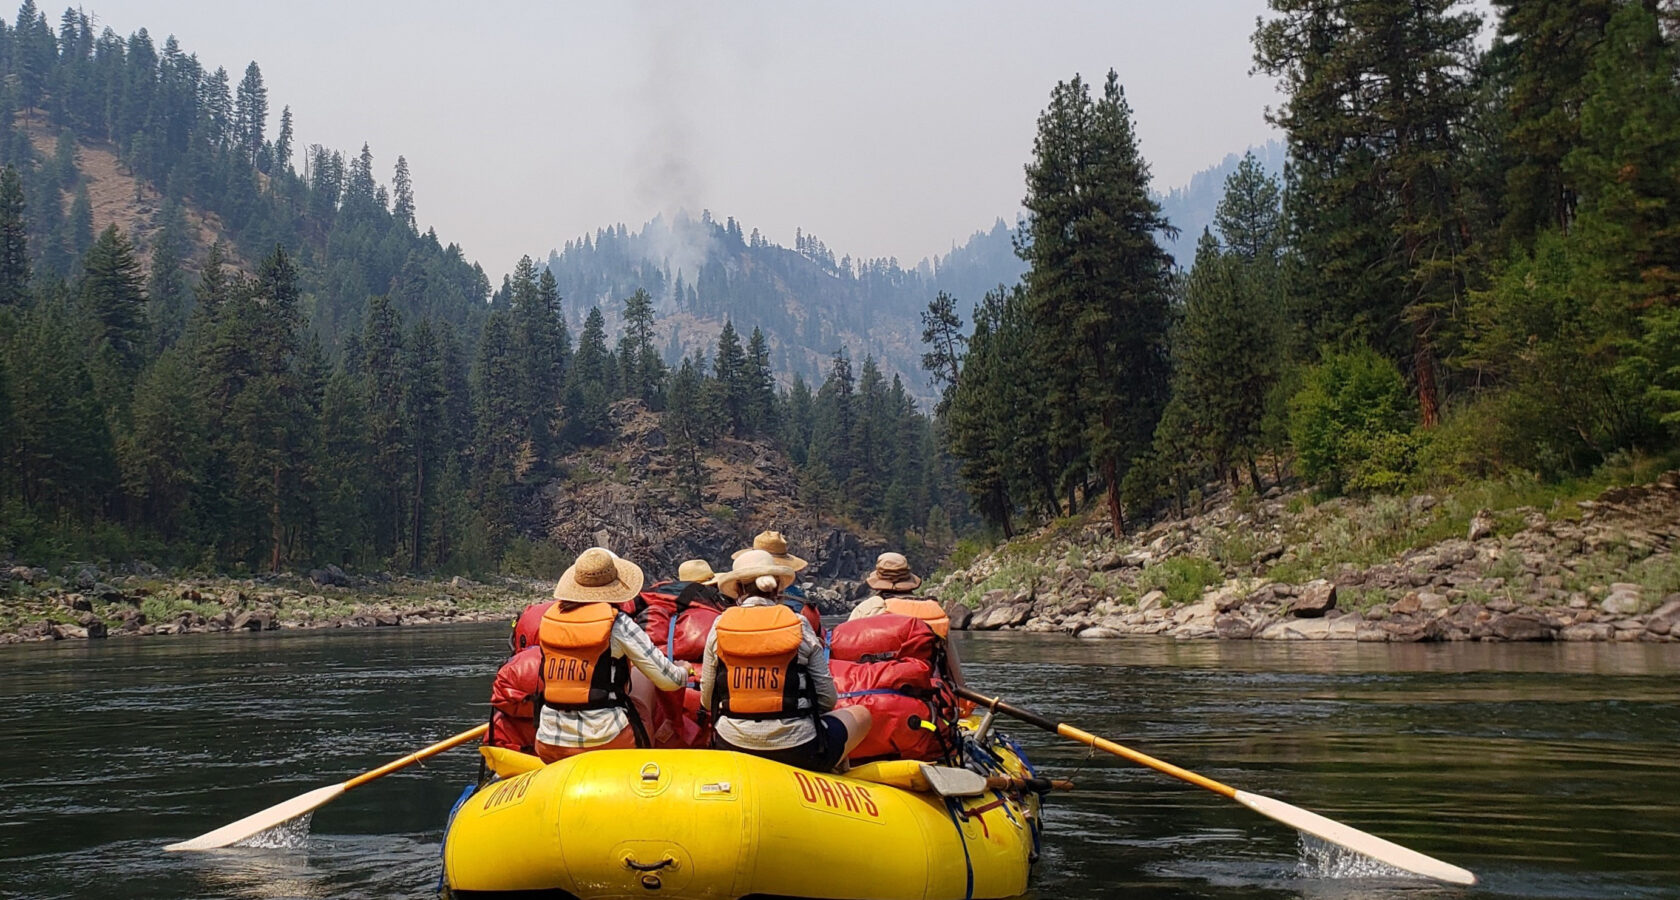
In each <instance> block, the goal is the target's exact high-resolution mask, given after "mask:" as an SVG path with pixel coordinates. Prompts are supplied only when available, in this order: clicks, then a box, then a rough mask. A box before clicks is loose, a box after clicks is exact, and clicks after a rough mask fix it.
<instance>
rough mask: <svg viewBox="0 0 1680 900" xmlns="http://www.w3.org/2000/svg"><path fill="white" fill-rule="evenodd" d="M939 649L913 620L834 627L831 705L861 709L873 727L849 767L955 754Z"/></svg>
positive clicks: (872, 619)
mask: <svg viewBox="0 0 1680 900" xmlns="http://www.w3.org/2000/svg"><path fill="white" fill-rule="evenodd" d="M944 647H945V643H944V641H943V640H941V639H940V638H939V636H938V635H937V634H935V633H934V630H933V628H932V627H931V626H930V625H929V624H928V623H927V622H926V621H925V620H923V619H921V618H917V617H914V616H905V615H897V614H892V613H888V614H883V615H879V616H868V617H866V618H862V619H856V620H854V621H850V622H845V623H843V624H841V625H839V626H836V627H835V629H834V635H833V640H832V642H831V644H830V645H829V654H830V656H829V662H828V669H829V672H830V674H832V675H833V676H834V687H835V689H836V690H837V691H838V692H839V695H840V701H839V704H838V705H839V706H862V707H864V708H866V709H868V710H869V712H870V715H871V717H872V720H873V721H872V723H871V725H870V728H869V734H868V735H866V736H865V737H864V739H863V740H862V741H861V742H860V743H859V744H858V746H857V748H856V749H854V750H853V751H852V753H851V754H850V758H851V759H852V760H854V761H860V760H862V761H867V760H871V759H885V758H894V759H920V760H928V761H932V760H938V759H943V758H945V757H947V756H949V755H950V753H951V751H952V750H954V749H955V748H956V746H957V744H956V740H957V737H956V733H955V721H956V709H955V704H956V701H955V697H954V696H953V695H952V694H951V691H950V688H949V686H948V684H947V680H946V678H945V675H944V672H943V668H944V653H945V651H944Z"/></svg>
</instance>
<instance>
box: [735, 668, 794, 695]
mask: <svg viewBox="0 0 1680 900" xmlns="http://www.w3.org/2000/svg"><path fill="white" fill-rule="evenodd" d="M782 672H783V669H782V667H781V666H737V667H735V668H733V669H730V670H729V689H730V690H732V691H741V690H749V691H750V690H754V689H757V690H761V691H779V690H781V689H782Z"/></svg>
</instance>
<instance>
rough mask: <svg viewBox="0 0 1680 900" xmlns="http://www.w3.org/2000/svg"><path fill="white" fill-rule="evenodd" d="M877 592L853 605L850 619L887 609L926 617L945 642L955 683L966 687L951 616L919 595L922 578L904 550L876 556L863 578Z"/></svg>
mask: <svg viewBox="0 0 1680 900" xmlns="http://www.w3.org/2000/svg"><path fill="white" fill-rule="evenodd" d="M863 582H864V584H867V585H869V587H870V588H872V589H873V590H874V591H875V593H874V594H872V595H870V596H868V597H865V598H864V599H863V600H862V601H861V602H859V603H858V605H857V606H855V607H853V608H852V612H851V615H849V616H847V617H846V621H848V622H855V621H857V620H858V619H865V618H868V617H870V616H879V615H881V614H883V613H896V614H898V615H904V616H914V617H916V618H918V619H922V620H923V621H925V622H927V623H928V624H929V625H930V626H932V627H933V630H934V633H935V634H937V635H939V639H940V640H942V641H944V642H945V646H944V651H945V652H944V659H945V667H946V668H947V669H948V671H947V672H946V675H948V676H949V677H950V679H951V681H952V683H953V686H955V687H962V686H963V685H964V684H965V682H964V681H963V675H962V660H961V659H960V658H958V656H957V646H956V643H955V642H954V641H952V640H951V634H950V632H951V619H950V617H949V616H947V615H946V614H945V610H944V609H942V608H941V607H940V606H939V603H938V602H937V601H934V600H927V599H924V598H921V597H917V596H916V595H915V594H916V591H917V590H918V589H919V588H921V586H922V579H921V577H920V576H918V575H916V573H914V572H912V571H910V560H908V559H906V558H905V557H904V554H902V553H893V552H891V551H888V552H886V553H883V554H881V555H880V556H877V557H875V569H874V570H873V571H871V572H870V573H869V574H868V575H867V576H865V577H864V579H863Z"/></svg>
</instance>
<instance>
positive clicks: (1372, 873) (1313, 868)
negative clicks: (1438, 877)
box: [1295, 833, 1428, 881]
mask: <svg viewBox="0 0 1680 900" xmlns="http://www.w3.org/2000/svg"><path fill="white" fill-rule="evenodd" d="M1300 838H1301V841H1300V859H1299V861H1298V862H1297V863H1296V866H1295V874H1296V875H1298V876H1299V877H1301V878H1314V879H1317V878H1381V879H1384V880H1394V879H1405V880H1408V881H1427V880H1428V879H1425V878H1424V877H1423V876H1421V875H1415V874H1413V873H1411V872H1408V871H1406V870H1405V869H1397V868H1395V867H1394V866H1391V865H1389V864H1388V863H1385V862H1381V861H1379V860H1376V859H1372V858H1371V857H1369V856H1366V855H1365V854H1363V853H1359V852H1356V851H1353V850H1349V849H1347V848H1346V847H1343V846H1341V845H1339V844H1332V843H1330V842H1329V841H1324V840H1320V839H1318V838H1315V837H1313V836H1312V835H1310V834H1305V833H1303V834H1301V835H1300Z"/></svg>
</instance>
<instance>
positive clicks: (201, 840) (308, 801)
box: [163, 784, 346, 853]
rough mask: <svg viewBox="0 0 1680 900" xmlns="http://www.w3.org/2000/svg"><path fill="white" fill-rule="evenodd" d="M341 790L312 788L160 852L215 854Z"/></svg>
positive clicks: (312, 807)
mask: <svg viewBox="0 0 1680 900" xmlns="http://www.w3.org/2000/svg"><path fill="white" fill-rule="evenodd" d="M345 790H346V788H345V786H344V785H342V784H333V785H328V786H327V787H324V788H316V789H315V790H313V791H310V792H309V793H307V794H299V795H298V796H296V797H293V798H292V799H290V800H287V801H285V802H284V803H276V804H275V805H273V806H270V807H269V808H267V809H264V810H260V811H258V812H254V813H252V814H250V815H248V816H246V817H245V818H243V819H240V820H239V821H237V822H234V823H232V824H231V825H223V826H222V827H220V828H218V829H216V830H215V831H211V832H206V833H205V834H201V835H199V836H198V837H195V838H193V839H192V840H187V841H181V842H180V843H178V844H170V845H169V846H167V847H165V848H163V849H164V850H166V851H169V852H171V853H173V852H177V851H181V850H215V849H217V848H219V847H231V846H232V845H234V844H237V843H239V842H240V841H243V840H246V839H248V838H252V837H255V836H256V835H258V834H261V833H263V832H264V831H267V830H269V829H270V828H273V827H275V826H277V825H281V824H284V823H285V822H287V821H289V820H291V819H295V818H297V817H298V816H301V815H303V814H304V813H309V812H314V811H315V810H317V809H319V808H320V807H322V806H324V805H326V804H327V803H329V802H330V801H332V799H333V798H335V797H337V796H338V795H339V794H342V793H344V792H345Z"/></svg>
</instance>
